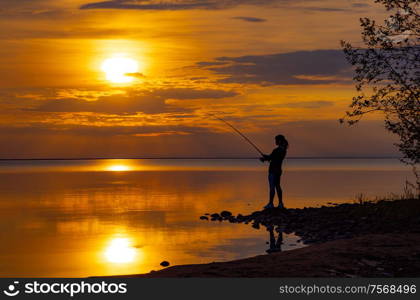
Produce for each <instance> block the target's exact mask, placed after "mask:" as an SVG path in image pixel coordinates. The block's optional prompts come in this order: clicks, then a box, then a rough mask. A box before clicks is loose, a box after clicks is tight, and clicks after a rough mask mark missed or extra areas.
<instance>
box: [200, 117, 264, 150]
mask: <svg viewBox="0 0 420 300" xmlns="http://www.w3.org/2000/svg"><path fill="white" fill-rule="evenodd" d="M208 115H209V116H211V117H213V118H215V119H217V120H219V121H221V122H223V123H225V124H226V125H227V126H229V127H230V128H232V129H233V130H234V131H235V132H236V133H237V134H239V135H240V136H241V137H242V138H243V139H244V140H245V141H247V142H248V143H249V144H250V145H251V146H252V147H253V148H254V149H255V150H257V151H258V153H259V154H261V155H262V156H264V153H263V152H262V151H261V150H260V149H259V148H258V147H257V146H256V145H255V144H254V143H253V142H252V141H251V140H250V139H249V138H248V137H247V136H246V135H245V134H243V133H242V132H240V131H239V130H238V129H237V128H236V127H235V126H233V125H232V124H230V123H229V122H228V121H226V120H224V119H222V118H220V117H218V116H216V115H214V114H211V113H208Z"/></svg>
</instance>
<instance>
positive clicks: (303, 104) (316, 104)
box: [274, 100, 334, 109]
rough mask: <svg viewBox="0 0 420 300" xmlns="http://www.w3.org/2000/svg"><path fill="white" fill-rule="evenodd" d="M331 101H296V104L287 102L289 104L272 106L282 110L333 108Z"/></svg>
mask: <svg viewBox="0 0 420 300" xmlns="http://www.w3.org/2000/svg"><path fill="white" fill-rule="evenodd" d="M333 105H334V102H333V101H324V100H321V101H297V102H289V103H282V104H277V105H274V106H276V107H284V108H310V109H313V108H323V107H329V106H333Z"/></svg>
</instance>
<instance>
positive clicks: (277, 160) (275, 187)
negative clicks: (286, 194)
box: [260, 134, 289, 208]
mask: <svg viewBox="0 0 420 300" xmlns="http://www.w3.org/2000/svg"><path fill="white" fill-rule="evenodd" d="M275 141H276V145H277V148H274V150H273V152H271V154H270V155H263V157H261V158H260V160H261V161H263V162H264V161H269V162H270V166H269V168H268V183H269V185H270V200H269V202H268V204H267V205H266V206H264V208H274V203H273V202H274V195H275V193H276V191H277V197H278V198H279V206H278V207H279V208H285V207H284V205H283V191H282V189H281V186H280V179H281V174H282V172H283V171H282V164H283V160H284V158H285V157H286V154H287V148H288V147H289V143H288V142H287V140H286V138H285V137H284V135H281V134H279V135H277V136H276V137H275Z"/></svg>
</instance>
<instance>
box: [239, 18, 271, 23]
mask: <svg viewBox="0 0 420 300" xmlns="http://www.w3.org/2000/svg"><path fill="white" fill-rule="evenodd" d="M232 19H237V20H242V21H245V22H252V23H261V22H266V21H267V20H266V19H261V18H255V17H233V18H232Z"/></svg>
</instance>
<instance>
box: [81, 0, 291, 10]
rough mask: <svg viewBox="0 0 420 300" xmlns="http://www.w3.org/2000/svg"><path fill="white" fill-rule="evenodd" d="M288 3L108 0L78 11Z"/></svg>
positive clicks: (280, 0) (273, 0) (262, 0)
mask: <svg viewBox="0 0 420 300" xmlns="http://www.w3.org/2000/svg"><path fill="white" fill-rule="evenodd" d="M284 2H289V1H288V0H166V1H162V0H143V1H134V0H110V1H102V2H92V3H87V4H84V5H82V6H80V9H135V10H188V9H226V8H231V7H235V6H239V5H246V4H247V5H269V4H276V3H284Z"/></svg>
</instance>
